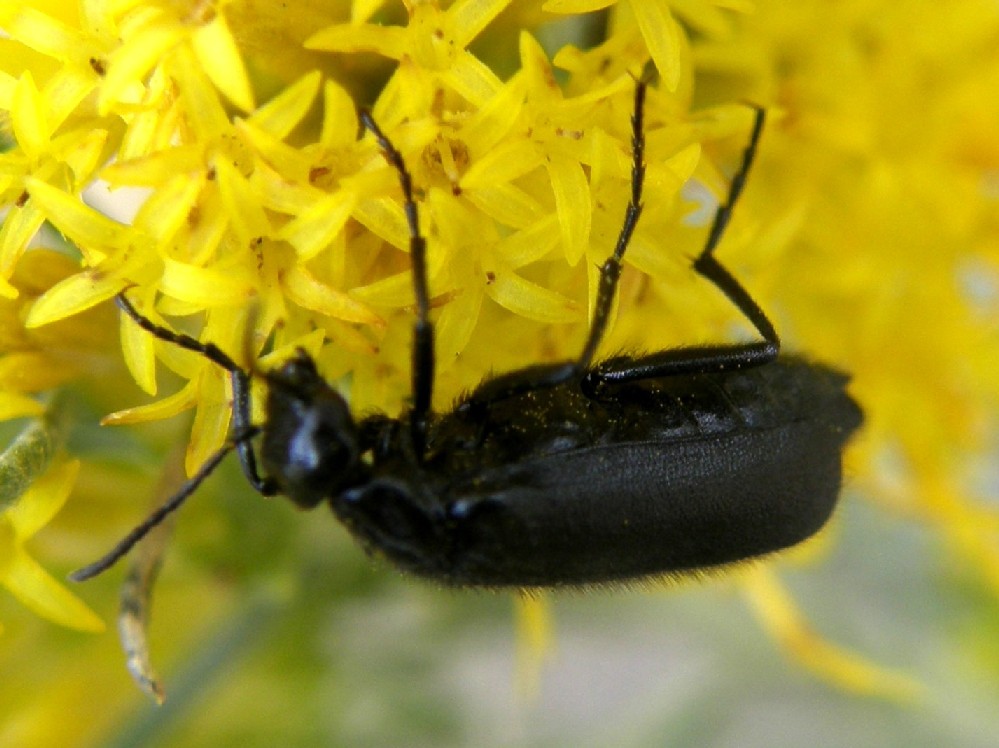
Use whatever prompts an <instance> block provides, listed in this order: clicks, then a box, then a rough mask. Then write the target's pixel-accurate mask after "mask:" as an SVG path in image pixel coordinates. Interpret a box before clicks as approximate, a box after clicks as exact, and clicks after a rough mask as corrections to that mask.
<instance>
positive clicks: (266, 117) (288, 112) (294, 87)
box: [246, 70, 356, 140]
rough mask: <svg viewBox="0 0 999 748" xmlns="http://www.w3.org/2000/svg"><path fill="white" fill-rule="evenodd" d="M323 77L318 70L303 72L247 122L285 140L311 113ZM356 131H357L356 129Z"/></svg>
mask: <svg viewBox="0 0 999 748" xmlns="http://www.w3.org/2000/svg"><path fill="white" fill-rule="evenodd" d="M321 80H322V76H321V75H320V74H319V71H318V70H313V71H312V72H310V73H307V74H305V75H303V76H302V77H301V78H299V79H298V80H297V81H295V82H294V83H292V84H291V85H290V86H287V87H286V88H284V89H283V90H282V91H281V93H280V94H278V95H277V96H275V97H274V98H273V99H271V100H270V101H268V102H267V103H266V104H264V105H263V106H262V107H260V108H259V109H258V110H257V111H255V112H254V113H253V114H252V115H251V116H250V117H249V118H247V120H246V121H247V122H248V123H250V124H251V125H253V126H254V127H255V128H257V129H259V130H262V131H264V132H266V133H267V134H269V135H271V136H272V137H275V138H278V139H279V140H280V139H283V138H284V137H286V136H287V135H288V133H290V132H291V131H292V130H293V129H295V127H296V126H297V125H298V124H299V123H300V122H301V121H302V119H303V118H304V117H305V115H307V114H308V113H309V109H310V108H311V107H312V103H313V102H314V101H315V100H316V94H317V93H319V83H320V81H321ZM355 133H356V130H355Z"/></svg>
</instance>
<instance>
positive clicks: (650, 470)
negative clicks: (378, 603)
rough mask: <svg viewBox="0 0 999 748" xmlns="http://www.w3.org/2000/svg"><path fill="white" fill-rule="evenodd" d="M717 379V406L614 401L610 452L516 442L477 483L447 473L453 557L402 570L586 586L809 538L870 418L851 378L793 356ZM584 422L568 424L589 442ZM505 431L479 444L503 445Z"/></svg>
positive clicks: (606, 447)
mask: <svg viewBox="0 0 999 748" xmlns="http://www.w3.org/2000/svg"><path fill="white" fill-rule="evenodd" d="M711 377H712V380H713V382H712V384H711V388H713V390H717V397H716V399H715V400H712V401H710V402H709V403H705V402H703V401H701V402H698V401H696V398H695V399H694V400H693V401H689V402H686V403H677V404H676V409H675V412H674V409H671V408H667V407H666V406H665V405H663V404H662V403H660V406H659V407H657V406H655V405H652V404H649V403H646V405H645V406H644V407H642V408H637V407H631V408H622V407H620V404H619V403H618V404H617V406H618V411H619V416H620V417H621V421H622V422H621V423H619V424H618V425H617V433H615V435H614V438H612V439H610V440H609V441H608V442H605V443H596V444H585V445H584V444H577V445H576V446H571V445H570V446H568V447H567V448H566V449H552V447H551V444H550V439H549V442H547V443H546V446H545V447H544V448H543V449H540V448H538V446H539V445H538V444H528V443H523V444H521V445H520V446H519V449H520V450H521V452H522V458H521V459H519V460H505V461H503V462H501V463H495V462H494V463H492V464H491V465H489V466H487V465H486V464H484V463H479V464H477V465H474V466H469V468H470V469H469V471H468V472H467V473H465V475H466V476H469V477H471V478H473V480H463V479H462V478H460V477H459V478H456V479H455V478H452V479H451V480H450V481H449V485H448V487H447V488H446V489H445V490H444V493H445V494H446V495H442V496H440V497H438V500H439V501H440V502H441V509H442V510H444V511H445V512H446V513H447V515H448V517H449V519H448V522H449V524H450V526H451V528H452V529H451V530H450V531H449V532H450V535H451V542H449V543H448V544H447V547H448V554H447V557H446V558H445V557H441V556H436V554H431V556H434V557H432V558H431V557H427V558H425V559H424V560H425V561H426V562H427V564H428V565H427V568H425V569H421V568H412V566H411V565H409V564H407V566H409V567H410V569H411V570H412V571H416V572H417V573H425V574H429V575H431V576H434V577H436V578H442V579H445V580H446V581H448V582H450V583H453V584H459V585H482V586H518V587H531V586H552V585H581V584H590V583H600V582H611V581H617V580H623V579H630V578H637V577H642V576H648V575H655V574H668V573H674V572H683V571H687V570H692V569H700V568H708V567H712V566H717V565H720V564H725V563H729V562H733V561H738V560H741V559H745V558H751V557H755V556H760V555H764V554H767V553H771V552H773V551H777V550H780V549H782V548H786V547H788V546H791V545H794V544H795V543H798V542H800V541H802V540H804V539H806V538H808V537H809V536H811V535H812V534H814V533H815V532H816V531H818V530H819V529H820V528H821V527H822V526H823V525H824V524H825V523H826V521H827V520H828V518H829V516H830V515H831V513H832V511H833V508H834V506H835V503H836V500H837V496H838V494H839V490H840V476H841V453H842V449H843V445H844V443H845V442H846V440H847V439H848V437H849V436H850V434H851V433H852V432H853V431H854V430H855V429H856V428H857V426H858V425H859V424H860V421H861V415H860V410H859V408H858V407H857V405H856V404H855V403H854V402H853V400H852V399H851V398H850V397H849V395H847V394H846V392H845V391H844V389H843V387H844V385H845V383H846V378H845V377H843V376H842V375H840V374H839V373H837V372H835V371H833V370H831V369H827V368H826V367H823V366H821V365H817V364H808V363H805V362H803V361H799V360H795V359H789V360H784V361H780V362H775V363H774V364H772V365H771V366H770V367H762V368H761V369H754V370H750V371H746V372H734V373H729V374H723V375H711ZM680 379H683V378H680ZM687 384H688V385H689V384H690V382H689V381H688V382H687ZM702 384H703V383H702ZM667 390H669V391H673V388H672V387H668V388H667ZM680 391H683V390H682V389H681V390H680ZM687 391H691V392H697V391H708V390H707V389H704V388H703V387H700V388H698V387H695V388H692V389H690V388H688V390H687ZM535 396H537V393H535ZM720 402H724V403H725V405H724V407H723V406H720V405H719V403H720ZM664 408H665V410H663V409H664ZM676 413H681V414H683V415H684V417H683V418H680V417H675V418H674V417H673V416H669V417H666V415H667V414H673V415H674V416H675V415H676ZM550 416H551V410H550V408H549V409H548V410H546V414H545V417H546V418H548V422H549V423H555V422H557V419H552V418H551V417H550ZM521 418H523V416H521ZM585 424H586V418H585V417H583V416H580V417H579V418H578V419H577V422H576V423H575V426H574V427H575V429H576V431H578V432H579V433H578V434H577V436H576V438H577V439H579V440H583V441H585V440H586V438H587V437H586V435H585V431H586V428H585ZM572 425H573V424H567V425H566V427H565V432H566V436H565V438H566V440H567V442H571V433H570V432H572V430H573V429H572V428H570V426H572ZM623 433H627V434H628V435H629V438H628V440H625V439H623V438H621V435H622V434H623ZM643 434H644V438H643V436H642V435H643ZM664 435H666V436H665V438H664ZM509 436H510V435H509V434H506V435H503V434H501V435H500V436H498V437H497V436H496V435H495V434H494V435H493V436H492V437H488V436H487V437H484V440H483V443H484V444H485V445H486V446H487V447H488V446H489V445H488V442H489V439H490V438H493V439H494V440H498V441H499V442H500V443H501V445H502V447H503V448H504V449H507V450H509V449H511V447H510V444H509V443H508V442H510V441H511V439H510V438H509ZM550 436H551V434H550V433H549V434H548V435H547V437H546V438H549V437H550ZM496 448H498V447H497V446H496V445H493V446H492V447H491V449H496ZM458 451H459V450H454V449H451V450H450V454H452V456H453V455H455V454H457V453H458ZM507 456H509V455H507ZM466 459H471V457H470V456H469V455H468V454H466ZM497 465H498V466H497ZM435 472H437V471H436V470H435ZM451 476H454V473H451ZM436 477H438V478H440V477H442V476H441V475H440V474H438V475H437V476H436ZM418 565H419V564H418Z"/></svg>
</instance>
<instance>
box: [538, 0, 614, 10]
mask: <svg viewBox="0 0 999 748" xmlns="http://www.w3.org/2000/svg"><path fill="white" fill-rule="evenodd" d="M615 2H616V0H546V2H545V4H544V5H542V6H541V9H542V10H546V11H548V12H549V13H592V12H593V11H595V10H602V9H603V8H606V7H608V6H610V5H613V4H614V3H615Z"/></svg>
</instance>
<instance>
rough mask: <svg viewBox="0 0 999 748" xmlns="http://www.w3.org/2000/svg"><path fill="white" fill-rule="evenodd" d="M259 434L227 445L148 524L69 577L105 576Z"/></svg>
mask: <svg viewBox="0 0 999 748" xmlns="http://www.w3.org/2000/svg"><path fill="white" fill-rule="evenodd" d="M258 431H259V429H258V428H257V427H255V426H254V427H251V428H249V429H247V430H246V431H244V432H243V433H241V434H239V435H238V436H236V437H235V438H233V439H231V440H230V441H228V442H226V443H225V444H224V445H223V446H222V448H221V449H219V450H218V451H217V452H216V453H215V454H213V455H212V456H211V457H209V458H208V459H207V460H206V461H205V463H204V464H203V465H202V466H201V467H200V468H199V469H198V472H197V473H195V474H194V475H192V476H191V477H190V478H189V479H188V480H187V481H185V482H184V484H183V485H182V486H181V487H180V490H179V491H177V493H175V494H174V495H173V496H171V497H170V498H169V499H167V500H166V501H165V502H164V503H163V505H162V506H160V507H159V508H158V509H156V510H154V511H153V512H152V513H151V514H150V515H149V516H148V517H146V519H145V520H143V521H142V523H141V524H139V525H138V526H136V527H135V528H134V529H133V530H132V531H131V532H130V533H128V535H126V536H125V537H124V538H122V539H121V540H120V541H119V542H118V544H117V545H115V547H114V548H112V549H111V550H110V551H109V552H108V553H106V554H105V555H104V556H102V557H101V558H99V559H97V560H96V561H94V563H92V564H89V565H87V566H84V567H83V568H82V569H77V570H76V571H74V572H73V573H72V574H70V575H69V578H70V579H71V580H72V581H74V582H85V581H86V580H88V579H92V578H94V577H96V576H97V575H98V574H100V573H101V572H104V571H106V570H108V569H110V568H111V567H112V566H114V564H115V563H117V562H118V560H119V559H121V558H122V556H124V555H125V554H127V553H128V552H129V551H130V550H132V547H133V546H134V545H135V544H136V543H138V542H139V541H140V540H142V539H143V538H144V537H145V536H146V535H147V534H148V533H149V531H150V530H152V529H153V528H154V527H156V526H157V525H158V524H160V523H161V522H162V521H163V520H164V519H166V518H167V516H169V515H170V514H171V513H173V512H175V511H177V509H179V508H180V506H181V504H183V503H184V502H185V501H187V499H188V497H190V496H191V494H193V493H194V492H195V490H196V489H197V488H198V486H200V485H201V484H202V482H203V481H204V480H205V478H207V477H208V476H209V475H211V474H212V472H213V471H214V470H215V468H217V467H218V466H219V463H221V462H222V460H223V459H224V458H225V456H226V455H227V454H229V453H230V452H231V451H232V450H234V449H236V448H237V447H238V446H239V445H240V444H242V443H245V442H247V441H249V440H250V439H251V438H252V437H253V436H255V435H256V433H257V432H258Z"/></svg>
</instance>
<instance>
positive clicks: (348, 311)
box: [282, 265, 385, 327]
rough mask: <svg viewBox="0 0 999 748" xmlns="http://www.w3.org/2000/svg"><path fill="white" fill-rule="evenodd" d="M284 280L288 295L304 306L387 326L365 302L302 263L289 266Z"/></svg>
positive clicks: (366, 322) (347, 318)
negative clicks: (329, 283) (324, 280)
mask: <svg viewBox="0 0 999 748" xmlns="http://www.w3.org/2000/svg"><path fill="white" fill-rule="evenodd" d="M282 284H283V287H284V289H285V291H286V292H287V293H288V298H289V299H291V301H293V302H295V303H296V304H298V305H299V306H301V307H304V308H306V309H311V310H312V311H314V312H319V313H320V314H326V315H328V316H330V317H334V318H336V319H342V320H345V321H347V322H358V323H360V324H363V325H374V326H375V327H385V321H384V320H383V319H382V318H381V317H379V316H378V315H377V314H375V313H374V311H373V310H371V309H370V308H369V307H368V306H367V305H366V304H363V303H362V302H360V301H357V300H355V299H352V298H351V297H350V296H348V295H347V294H345V293H343V292H342V291H337V290H335V289H333V288H330V287H329V286H326V285H324V284H322V283H320V282H319V281H318V280H316V279H315V278H314V277H313V276H312V275H311V274H310V273H309V272H308V271H307V270H306V269H305V268H303V267H302V266H301V265H293V266H292V267H291V268H289V269H288V270H286V271H285V272H284V274H283V275H282Z"/></svg>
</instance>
